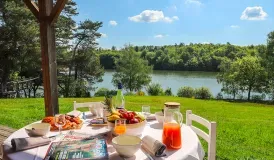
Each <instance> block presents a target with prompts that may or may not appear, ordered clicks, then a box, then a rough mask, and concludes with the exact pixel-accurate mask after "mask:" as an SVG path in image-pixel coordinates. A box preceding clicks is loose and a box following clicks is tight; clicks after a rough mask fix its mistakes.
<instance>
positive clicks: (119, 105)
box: [114, 83, 125, 109]
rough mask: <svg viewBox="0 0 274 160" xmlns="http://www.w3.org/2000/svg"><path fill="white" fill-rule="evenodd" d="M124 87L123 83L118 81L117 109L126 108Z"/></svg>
mask: <svg viewBox="0 0 274 160" xmlns="http://www.w3.org/2000/svg"><path fill="white" fill-rule="evenodd" d="M122 88H123V87H122V83H118V90H117V95H116V97H115V102H114V103H115V108H116V109H125V98H124V95H123V92H122Z"/></svg>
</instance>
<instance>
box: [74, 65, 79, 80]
mask: <svg viewBox="0 0 274 160" xmlns="http://www.w3.org/2000/svg"><path fill="white" fill-rule="evenodd" d="M77 73H78V70H77V66H76V65H75V67H74V80H77V76H78V75H77Z"/></svg>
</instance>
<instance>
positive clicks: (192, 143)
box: [2, 120, 204, 160]
mask: <svg viewBox="0 0 274 160" xmlns="http://www.w3.org/2000/svg"><path fill="white" fill-rule="evenodd" d="M87 121H88V120H86V122H87ZM106 130H108V129H107V127H100V128H98V127H92V126H89V125H88V123H84V125H83V127H82V129H81V130H76V131H77V132H84V133H88V134H98V133H102V132H105V131H106ZM66 132H67V131H63V133H66ZM57 134H58V132H50V133H49V134H48V136H53V135H57ZM144 135H150V136H152V137H153V138H155V139H158V140H159V141H161V139H162V125H161V124H159V123H158V122H157V121H151V122H148V124H147V125H146V127H145V129H144V132H143V134H142V137H143V136H144ZM20 137H28V135H27V133H26V132H25V129H24V128H21V129H19V130H18V131H16V132H14V133H13V134H12V135H11V136H10V137H8V139H6V140H5V141H4V144H3V146H2V147H3V148H2V149H3V154H4V157H3V158H4V160H42V159H43V158H44V157H45V154H46V151H47V149H48V147H49V145H46V146H41V147H38V148H33V149H29V150H25V151H20V152H12V150H11V139H12V138H20ZM108 152H109V157H110V159H113V160H120V159H121V160H123V159H122V158H121V157H120V156H119V155H118V154H117V153H116V151H115V149H114V148H113V147H112V145H111V144H109V145H108ZM166 153H167V156H166V157H162V158H155V157H153V158H154V159H155V160H156V159H167V160H180V159H186V160H201V159H203V157H204V150H203V148H202V146H201V143H200V141H199V139H198V137H197V135H196V134H195V133H194V132H193V131H192V130H191V128H190V127H188V126H185V125H183V126H182V148H181V149H180V150H176V151H167V152H166ZM143 159H147V160H148V159H149V158H148V157H147V156H146V155H145V154H144V153H143V152H142V150H138V151H137V153H136V154H135V156H134V157H132V158H127V160H143Z"/></svg>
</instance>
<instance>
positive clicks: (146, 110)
mask: <svg viewBox="0 0 274 160" xmlns="http://www.w3.org/2000/svg"><path fill="white" fill-rule="evenodd" d="M142 113H143V115H144V116H145V118H147V117H148V116H149V115H150V106H142Z"/></svg>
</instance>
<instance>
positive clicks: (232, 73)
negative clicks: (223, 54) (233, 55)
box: [217, 58, 240, 99]
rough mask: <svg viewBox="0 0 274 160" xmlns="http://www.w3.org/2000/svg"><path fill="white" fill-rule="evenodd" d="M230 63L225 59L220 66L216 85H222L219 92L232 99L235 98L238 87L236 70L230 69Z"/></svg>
mask: <svg viewBox="0 0 274 160" xmlns="http://www.w3.org/2000/svg"><path fill="white" fill-rule="evenodd" d="M231 64H232V62H231V61H230V60H229V59H228V58H225V59H224V61H223V62H222V63H221V64H220V66H219V68H220V73H218V75H217V81H218V83H221V84H222V89H221V91H222V92H224V93H226V94H229V95H232V96H233V99H235V98H236V95H237V94H239V91H240V86H239V84H238V82H237V80H236V73H237V72H236V70H235V69H237V68H232V67H231Z"/></svg>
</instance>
